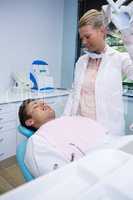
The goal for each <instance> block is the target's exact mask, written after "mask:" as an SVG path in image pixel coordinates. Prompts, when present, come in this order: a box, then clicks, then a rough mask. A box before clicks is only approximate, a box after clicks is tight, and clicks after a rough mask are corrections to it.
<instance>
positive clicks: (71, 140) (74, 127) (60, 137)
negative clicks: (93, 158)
mask: <svg viewBox="0 0 133 200" xmlns="http://www.w3.org/2000/svg"><path fill="white" fill-rule="evenodd" d="M106 133H107V130H106V129H105V128H103V127H102V126H101V125H100V124H98V123H97V122H95V121H93V120H91V119H88V118H86V117H81V116H73V117H69V116H65V117H60V118H57V119H55V120H52V121H49V122H48V123H46V124H44V125H43V126H41V128H40V129H39V130H38V131H37V132H36V134H37V135H40V136H42V137H43V138H44V139H45V141H46V142H47V143H48V144H50V145H51V146H52V147H53V148H55V151H56V152H58V153H59V154H60V155H62V156H63V157H64V158H65V159H66V160H69V161H73V160H76V159H78V158H80V157H82V156H84V155H85V154H86V153H87V152H88V151H89V149H91V148H94V147H96V146H97V145H98V144H100V143H101V141H103V137H104V136H105V135H106Z"/></svg>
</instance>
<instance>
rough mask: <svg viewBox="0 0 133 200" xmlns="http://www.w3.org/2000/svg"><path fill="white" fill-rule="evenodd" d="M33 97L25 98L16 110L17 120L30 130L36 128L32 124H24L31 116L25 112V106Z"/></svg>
mask: <svg viewBox="0 0 133 200" xmlns="http://www.w3.org/2000/svg"><path fill="white" fill-rule="evenodd" d="M34 100H35V99H26V100H24V101H23V103H22V104H21V106H20V107H19V112H18V116H19V121H20V124H21V125H22V126H24V127H26V128H28V129H30V130H32V131H36V130H37V129H36V128H35V127H32V126H27V125H26V124H25V122H26V120H28V119H30V118H31V115H29V114H28V112H27V106H28V104H29V103H30V102H32V101H34Z"/></svg>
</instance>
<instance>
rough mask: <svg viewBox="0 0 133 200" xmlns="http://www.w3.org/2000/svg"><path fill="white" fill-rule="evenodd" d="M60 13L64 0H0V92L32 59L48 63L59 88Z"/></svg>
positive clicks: (61, 16)
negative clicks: (13, 74) (14, 74)
mask: <svg viewBox="0 0 133 200" xmlns="http://www.w3.org/2000/svg"><path fill="white" fill-rule="evenodd" d="M63 12H64V0H0V80H1V84H0V89H1V88H3V87H4V88H8V86H9V76H10V73H11V71H14V70H18V69H19V70H25V69H28V67H30V65H31V63H32V61H33V60H34V59H43V60H46V61H47V62H48V63H49V67H50V71H51V73H52V75H53V76H54V79H55V81H56V86H60V82H61V55H62V33H63V30H62V29H63Z"/></svg>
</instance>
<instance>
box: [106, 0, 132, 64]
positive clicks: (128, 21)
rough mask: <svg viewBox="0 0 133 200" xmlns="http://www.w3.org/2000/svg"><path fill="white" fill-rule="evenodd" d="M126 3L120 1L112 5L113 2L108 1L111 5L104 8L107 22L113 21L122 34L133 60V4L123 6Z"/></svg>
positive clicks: (122, 0)
mask: <svg viewBox="0 0 133 200" xmlns="http://www.w3.org/2000/svg"><path fill="white" fill-rule="evenodd" d="M124 1H125V0H118V1H117V2H116V3H114V2H113V3H112V0H107V2H108V3H109V5H105V6H103V7H102V8H103V11H104V15H105V18H106V22H107V21H108V23H109V22H110V21H112V22H113V24H114V25H115V26H116V28H117V29H118V30H119V31H120V32H121V34H122V39H123V42H124V45H125V47H126V48H127V51H128V53H129V55H130V57H131V59H132V60H133V2H131V3H130V4H129V5H127V6H121V4H122V3H123V2H124ZM119 7H120V8H119Z"/></svg>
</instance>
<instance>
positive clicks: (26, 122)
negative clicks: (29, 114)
mask: <svg viewBox="0 0 133 200" xmlns="http://www.w3.org/2000/svg"><path fill="white" fill-rule="evenodd" d="M25 124H26V126H33V125H34V120H33V119H27V120H26V121H25Z"/></svg>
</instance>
